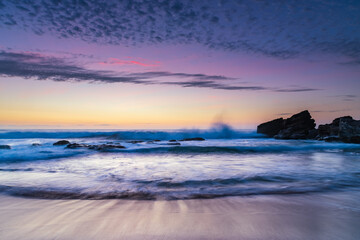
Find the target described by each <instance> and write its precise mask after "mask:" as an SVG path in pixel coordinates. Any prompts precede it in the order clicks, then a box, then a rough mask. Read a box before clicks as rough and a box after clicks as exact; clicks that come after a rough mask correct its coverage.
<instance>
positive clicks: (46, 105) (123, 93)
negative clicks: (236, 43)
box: [0, 78, 356, 129]
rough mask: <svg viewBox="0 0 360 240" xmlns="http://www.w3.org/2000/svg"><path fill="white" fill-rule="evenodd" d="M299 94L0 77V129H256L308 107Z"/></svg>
mask: <svg viewBox="0 0 360 240" xmlns="http://www.w3.org/2000/svg"><path fill="white" fill-rule="evenodd" d="M2 80H3V81H2ZM5 82H6V84H5ZM304 94H306V93H304ZM304 94H303V95H297V96H299V97H293V98H291V99H290V100H289V101H288V102H284V100H283V98H282V97H281V96H279V95H278V94H277V95H276V94H274V93H271V92H265V91H259V92H251V91H225V90H213V89H199V88H181V87H176V86H163V85H151V86H146V85H131V84H88V83H70V82H52V81H38V80H29V79H19V78H7V79H4V78H2V79H1V78H0V125H1V128H98V129H100V128H106V129H108V128H121V129H126V128H131V129H167V128H183V127H185V128H191V127H198V128H206V127H209V126H210V125H211V124H212V123H214V122H218V121H223V122H225V123H228V124H230V125H232V126H234V127H236V128H255V127H256V125H257V124H259V123H261V122H263V121H267V120H271V119H272V118H276V117H280V115H278V114H279V113H282V112H284V113H286V112H289V109H291V111H293V112H292V113H294V111H301V110H304V109H303V108H301V109H295V110H294V109H293V107H292V105H295V104H296V105H300V106H304V108H307V107H308V106H309V105H306V104H310V103H305V102H306V101H307V99H306V97H305V98H304ZM334 105H335V103H334V104H333V106H334ZM339 107H341V106H339ZM310 110H311V109H310ZM337 114H338V113H334V114H333V115H334V116H335V115H337ZM315 115H318V116H325V115H321V113H316V114H315ZM326 116H328V115H326ZM355 117H356V116H355Z"/></svg>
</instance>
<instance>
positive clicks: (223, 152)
mask: <svg viewBox="0 0 360 240" xmlns="http://www.w3.org/2000/svg"><path fill="white" fill-rule="evenodd" d="M192 137H202V138H204V139H205V141H178V142H179V143H180V145H169V140H181V139H184V138H192ZM62 139H64V140H68V141H70V142H71V143H82V144H91V145H100V144H112V145H122V146H124V147H125V148H124V149H107V150H103V151H98V150H93V149H88V148H77V149H68V148H66V146H53V143H55V142H56V141H59V140H62ZM132 140H141V141H142V142H135V143H134V142H132ZM153 140H158V141H153ZM33 143H38V144H39V145H35V146H34V145H33ZM4 144H7V145H10V146H11V149H10V150H8V149H0V193H1V194H11V195H16V196H26V197H36V198H49V199H110V198H121V199H145V200H152V199H165V200H174V199H192V198H215V197H224V196H249V195H265V194H266V195H269V194H313V193H318V192H339V191H359V190H360V145H359V144H358V145H356V144H345V143H326V142H322V141H316V140H275V139H271V138H265V137H264V136H262V135H259V134H256V132H255V131H240V130H234V129H231V128H230V127H228V126H226V125H219V126H217V127H215V128H213V129H209V130H172V131H148V130H146V131H145V130H144V131H132V130H131V131H130V130H129V131H114V130H111V131H107V130H106V131H105V130H98V131H95V130H89V131H85V130H81V131H79V130H77V131H76V130H73V131H71V130H61V131H59V130H26V131H25V130H23V131H21V130H17V131H14V130H1V131H0V145H4Z"/></svg>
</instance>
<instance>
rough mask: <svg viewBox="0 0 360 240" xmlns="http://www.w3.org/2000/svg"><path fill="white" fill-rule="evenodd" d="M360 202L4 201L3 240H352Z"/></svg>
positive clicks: (340, 197)
mask: <svg viewBox="0 0 360 240" xmlns="http://www.w3.org/2000/svg"><path fill="white" fill-rule="evenodd" d="M354 196H357V197H355V198H354ZM358 200H359V198H358V194H357V195H354V193H351V194H344V193H337V194H330V195H305V196H299V195H298V196H259V197H228V198H219V199H208V200H178V201H131V200H45V199H27V198H18V197H11V196H1V197H0V220H1V221H0V239H7V240H11V239H37V240H40V239H294V240H295V239H307V240H309V239H317V240H319V239H324V240H325V239H326V240H330V239H342V240H347V239H354V240H355V239H359V237H360V228H359V221H360V208H359V207H358V205H357V203H358Z"/></svg>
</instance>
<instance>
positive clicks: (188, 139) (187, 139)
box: [180, 137, 205, 141]
mask: <svg viewBox="0 0 360 240" xmlns="http://www.w3.org/2000/svg"><path fill="white" fill-rule="evenodd" d="M180 141H205V139H204V138H202V137H195V138H184V139H182V140H180Z"/></svg>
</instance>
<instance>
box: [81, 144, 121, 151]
mask: <svg viewBox="0 0 360 240" xmlns="http://www.w3.org/2000/svg"><path fill="white" fill-rule="evenodd" d="M88 148H89V149H93V150H98V151H106V150H111V149H124V148H125V147H124V146H122V145H111V144H101V145H90V146H89V147H88Z"/></svg>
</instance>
